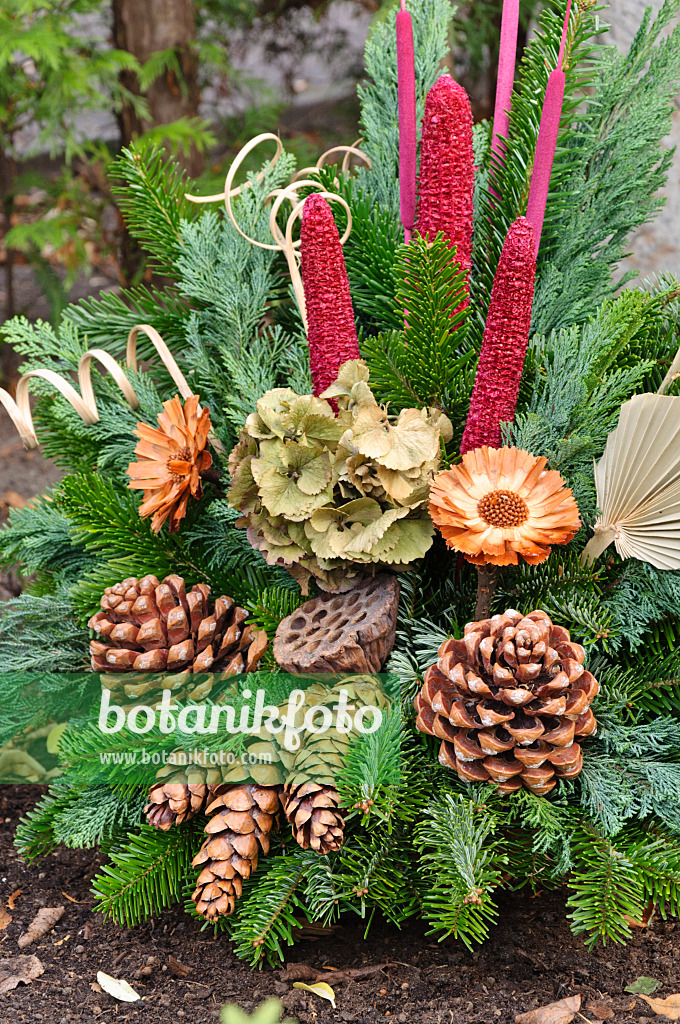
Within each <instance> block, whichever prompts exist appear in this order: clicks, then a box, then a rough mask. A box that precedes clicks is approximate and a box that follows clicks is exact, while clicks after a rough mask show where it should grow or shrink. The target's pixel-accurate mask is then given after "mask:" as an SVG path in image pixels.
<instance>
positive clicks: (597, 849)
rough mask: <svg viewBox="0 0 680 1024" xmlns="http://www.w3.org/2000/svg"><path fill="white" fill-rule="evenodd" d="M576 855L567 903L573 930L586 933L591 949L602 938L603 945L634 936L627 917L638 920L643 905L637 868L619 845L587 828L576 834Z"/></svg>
mask: <svg viewBox="0 0 680 1024" xmlns="http://www.w3.org/2000/svg"><path fill="white" fill-rule="evenodd" d="M573 856H574V861H575V865H576V866H575V869H574V871H573V872H572V874H571V876H570V878H569V888H570V889H571V890H572V895H571V896H570V897H569V899H568V900H567V906H568V907H569V908H570V914H569V918H570V920H571V928H572V931H573V932H574V933H575V934H576V935H582V934H584V933H585V934H586V936H587V938H586V945H587V946H588V948H589V949H592V948H593V947H594V946H595V945H596V944H597V942H598V940H600V939H601V940H602V944H603V945H606V943H607V941H608V940H609V941H612V942H625V940H626V939H628V938H630V934H631V932H630V926H629V924H628V921H627V920H626V918H627V917H632V918H633V920H639V919H640V918H641V917H642V911H643V906H644V903H643V899H644V889H643V886H642V884H641V882H640V878H639V875H638V872H637V871H636V868H635V865H634V864H633V863H632V862H631V860H630V858H629V857H628V856H627V855H626V852H625V849H623V848H621V846H619V844H618V843H616V844H615V843H614V842H612V841H611V840H609V839H608V838H607V837H606V836H604V835H602V834H601V833H600V832H599V831H597V829H596V828H594V827H587V826H585V825H584V826H583V827H582V828H581V829H579V831H578V832H577V834H576V837H575V841H574V844H573Z"/></svg>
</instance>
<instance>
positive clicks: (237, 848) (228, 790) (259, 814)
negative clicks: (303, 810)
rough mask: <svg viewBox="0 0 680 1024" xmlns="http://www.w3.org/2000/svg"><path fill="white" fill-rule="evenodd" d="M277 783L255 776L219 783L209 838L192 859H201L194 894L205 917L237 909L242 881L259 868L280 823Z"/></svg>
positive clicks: (212, 804) (208, 827) (209, 811)
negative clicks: (258, 781) (261, 855)
mask: <svg viewBox="0 0 680 1024" xmlns="http://www.w3.org/2000/svg"><path fill="white" fill-rule="evenodd" d="M279 808H280V803H279V788H278V787H277V786H258V785H256V784H255V783H253V782H245V783H239V784H237V785H228V784H227V785H222V786H218V787H216V788H215V790H214V791H213V794H212V800H210V801H209V803H208V806H207V808H206V813H207V814H208V815H212V817H211V818H210V820H209V821H208V824H207V825H206V827H205V831H206V832H207V834H208V838H207V839H206V840H204V842H203V845H202V846H201V849H200V850H199V851H198V853H197V854H196V856H195V857H194V860H193V865H194V867H198V866H201V865H203V870H202V871H201V873H200V875H199V876H198V879H197V882H196V889H195V891H194V893H193V897H192V898H193V900H194V903H195V904H196V909H197V911H198V912H199V914H202V915H203V917H205V918H206V920H208V921H210V920H214V919H215V918H217V917H222V916H226V915H228V914H231V913H233V910H234V906H235V903H236V900H237V899H238V898H239V897H240V895H241V892H242V890H243V881H244V879H246V878H248V877H249V876H250V875H251V874H252V873H253V871H255V869H256V868H257V859H258V855H259V852H260V850H262V852H263V853H265V854H266V853H268V852H269V835H270V832H271V831H272V829H273V828H274V827H275V826H276V824H277V815H278V812H279Z"/></svg>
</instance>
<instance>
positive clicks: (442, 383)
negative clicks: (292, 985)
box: [0, 0, 680, 964]
mask: <svg viewBox="0 0 680 1024" xmlns="http://www.w3.org/2000/svg"><path fill="white" fill-rule="evenodd" d="M517 8H518V3H517V2H516V0H506V2H505V4H504V9H503V30H502V38H503V46H502V52H501V68H500V69H499V89H498V97H497V103H496V116H495V119H494V122H493V123H488V122H483V123H481V124H473V120H472V115H471V111H470V104H469V100H468V97H467V95H466V93H465V91H464V90H463V89H462V88H461V86H460V85H459V84H458V83H456V82H455V81H454V79H453V78H452V77H451V75H450V74H449V73H448V72H447V71H446V70H443V61H444V60H445V58H446V56H447V52H448V50H447V38H448V29H449V21H450V18H451V14H452V7H451V5H450V3H449V0H409V3H408V10H406V9H405V7H404V4H402V5H401V10H397V11H394V10H392V11H391V12H389V13H388V14H387V15H386V16H384V17H381V18H380V19H379V20H378V21H377V22H376V24H375V26H374V27H373V29H372V31H371V33H370V36H369V39H368V43H367V48H366V72H367V75H366V80H365V82H364V83H363V84H362V85H361V86H360V101H361V125H362V127H361V131H362V139H361V140H360V141H359V142H357V143H356V144H355V145H353V146H344V147H343V146H341V147H338V148H337V149H335V150H332V151H330V152H329V153H327V154H324V156H323V157H322V158H320V160H319V161H318V162H317V164H316V165H315V166H314V167H307V168H303V169H296V167H295V165H294V160H293V158H292V156H291V155H290V154H287V153H286V152H285V151H284V150H283V147H282V144H281V142H280V141H279V140H278V139H277V137H276V136H272V135H263V136H258V137H257V138H256V139H253V140H252V142H250V143H249V144H248V145H247V146H245V147H244V149H243V150H242V151H241V153H240V154H239V155H238V157H237V158H236V160H235V161H234V163H233V165H232V167H231V169H230V171H229V174H228V176H227V180H226V182H225V187H224V190H223V192H221V193H220V194H219V195H217V196H197V195H195V194H194V193H193V192H192V188H191V185H190V183H188V182H187V181H186V180H185V178H184V177H183V175H182V173H181V172H180V171H179V170H178V169H177V168H176V167H175V166H174V165H173V164H172V163H168V162H166V161H164V159H163V157H162V156H161V154H160V153H159V152H158V151H156V150H153V149H140V148H134V147H133V148H131V149H130V150H129V151H127V152H125V153H124V154H123V156H122V157H121V158H120V159H119V160H118V161H117V163H116V164H115V168H114V174H115V178H116V181H117V185H116V189H117V195H118V196H119V202H120V206H121V209H122V210H123V212H124V214H125V216H126V220H127V224H128V227H129V230H130V232H131V233H132V235H133V236H134V237H135V238H136V239H138V241H139V243H140V244H141V245H142V246H143V247H145V249H146V250H147V252H148V253H149V260H150V263H149V265H150V267H151V268H152V269H153V270H154V271H155V272H156V273H157V275H158V278H159V280H162V281H163V282H164V284H163V286H162V287H160V286H155V285H146V284H141V285H139V286H137V287H135V288H133V289H131V290H129V291H127V292H123V293H121V294H118V293H113V292H110V293H104V294H102V295H100V296H99V297H98V298H96V299H86V300H84V301H81V302H79V303H77V304H76V305H72V306H70V307H69V308H68V309H67V310H66V311H65V313H64V315H63V318H62V320H61V323H60V325H59V327H51V326H50V325H48V324H45V323H40V322H38V323H34V324H31V323H29V322H28V321H27V320H25V319H23V318H16V319H14V320H12V321H11V322H9V323H8V324H6V325H5V328H4V331H5V336H6V337H7V339H8V340H9V341H10V342H11V343H12V344H13V345H14V347H15V349H16V350H17V351H18V352H19V353H21V354H22V355H23V357H24V359H25V363H24V366H23V371H22V372H23V376H22V378H21V380H20V382H19V384H18V387H17V391H16V395H15V397H14V398H10V396H9V395H8V394H7V393H6V392H1V391H0V400H1V401H2V403H3V405H4V407H5V409H6V411H7V412H8V413H9V415H10V416H11V417H12V419H13V420H14V423H15V425H16V427H17V429H18V430H19V432H20V433H21V435H22V437H23V439H24V441H25V443H26V444H27V445H28V446H35V445H36V444H38V442H39V443H40V444H41V446H42V450H43V452H44V454H45V455H47V456H49V457H51V458H53V459H55V460H56V462H57V463H58V464H59V465H61V466H63V467H64V468H65V470H66V476H65V478H64V479H63V481H62V482H61V483H60V484H59V485H58V486H57V487H56V488H55V489H54V490H53V491H51V492H50V493H49V494H47V495H45V496H44V497H42V498H38V499H36V500H35V501H33V502H31V503H30V504H29V505H28V506H26V507H25V508H23V509H20V510H14V511H13V512H12V514H11V517H10V521H9V524H8V525H7V526H6V528H5V529H3V530H2V531H1V532H0V560H1V561H2V564H4V565H14V564H18V565H19V566H20V567H21V571H22V572H23V573H24V574H25V577H26V579H27V584H26V587H25V590H24V592H23V593H22V595H21V596H20V597H19V598H17V599H16V600H14V601H11V602H9V603H8V604H7V605H6V607H5V608H4V609H3V615H2V619H1V620H0V702H1V703H2V706H3V709H4V710H3V716H2V721H1V722H0V742H3V743H7V742H10V741H11V742H12V743H14V745H15V747H16V748H19V747H20V746H21V738H22V737H25V736H26V735H27V733H28V732H30V730H32V729H36V728H39V727H42V726H44V725H45V724H46V723H49V722H50V721H52V722H58V723H60V728H59V730H58V736H57V738H56V739H55V741H54V743H53V747H58V755H59V772H58V773H56V774H54V773H53V775H54V777H53V779H52V782H51V786H50V791H49V794H48V795H47V796H45V797H44V798H43V799H42V800H41V801H40V803H39V804H38V805H37V807H36V808H35V810H34V811H32V812H31V813H30V814H29V815H28V817H27V818H26V819H25V820H24V821H23V822H22V824H21V825H20V827H19V830H18V834H17V845H18V847H19V849H20V850H21V852H22V853H23V855H24V856H25V857H27V858H29V859H34V858H37V857H39V856H41V855H44V854H46V853H47V852H48V851H49V850H50V849H52V848H53V847H54V845H55V844H57V843H65V844H67V845H69V846H72V847H75V846H94V845H99V846H101V847H103V848H104V849H105V850H106V851H107V853H108V857H109V860H108V863H107V865H106V866H105V867H104V868H103V869H102V871H101V873H100V874H99V875H98V876H97V877H96V878H95V879H94V881H93V889H94V893H95V896H96V898H97V906H98V909H99V910H101V911H102V912H103V913H105V914H107V915H110V916H112V917H113V918H115V920H116V921H118V922H120V923H121V924H125V925H128V926H134V925H136V924H138V923H139V922H140V921H141V920H142V919H143V918H144V917H146V916H148V915H150V914H157V913H159V912H161V911H162V909H163V908H164V907H166V906H167V905H169V904H171V903H173V902H177V901H182V900H184V901H185V902H186V905H187V909H188V911H189V912H190V913H191V914H193V915H194V917H195V918H196V926H197V927H199V926H200V925H201V922H204V926H205V923H207V926H210V927H214V928H216V929H218V930H223V931H224V932H225V933H226V935H227V936H228V937H229V938H231V940H233V942H234V944H235V949H236V951H237V953H238V955H239V956H242V957H245V958H247V959H249V960H250V961H251V962H252V963H253V964H258V963H262V962H265V961H266V960H270V961H276V960H277V959H279V958H281V957H283V955H284V952H285V949H286V947H287V946H289V945H290V944H292V943H293V942H295V941H296V940H297V939H298V938H300V937H304V935H305V934H308V933H309V930H310V929H316V931H317V932H318V931H319V929H324V928H328V927H330V926H332V925H333V924H334V923H335V922H336V921H337V920H338V918H339V917H341V916H342V915H344V914H347V913H349V912H353V913H356V914H358V915H360V916H361V917H364V918H365V919H366V920H367V922H369V921H370V920H372V919H373V916H374V915H375V914H376V913H379V914H381V915H383V917H385V918H386V919H387V920H389V921H391V922H393V923H394V925H395V926H399V925H401V924H402V923H403V922H404V921H406V920H407V919H408V918H410V917H413V916H416V915H417V916H420V917H421V918H423V919H424V920H425V921H426V922H427V923H428V925H429V927H430V929H431V932H432V933H433V934H436V935H438V936H445V935H449V934H451V933H453V934H454V935H455V936H457V937H458V938H459V939H460V940H462V941H463V942H464V943H465V944H466V945H468V946H470V945H472V944H473V943H475V942H479V941H481V940H483V939H484V938H485V936H486V935H487V933H488V929H489V927H490V925H491V924H492V923H494V921H495V920H496V918H497V906H496V899H497V891H498V889H499V888H501V887H504V886H512V887H520V886H525V887H526V888H527V889H528V890H529V891H530V890H534V891H538V890H543V889H545V888H547V887H550V886H555V885H562V884H565V883H566V885H567V886H568V887H569V890H570V895H569V899H568V913H569V915H570V918H571V923H572V927H573V929H574V931H575V932H576V933H579V934H583V936H584V938H585V940H586V941H587V942H589V943H595V942H597V941H598V940H599V939H601V940H602V941H607V940H613V941H624V940H625V939H626V938H627V936H628V935H629V934H630V929H631V927H633V926H635V925H636V923H642V922H643V921H645V922H646V921H648V920H649V916H650V913H652V912H654V913H657V914H659V915H662V916H664V915H667V914H676V913H677V912H678V903H679V900H680V689H679V684H678V680H680V654H679V653H678V648H679V645H680V408H679V407H680V397H678V396H677V378H678V376H679V375H680V359H678V357H677V356H676V351H677V349H678V345H679V343H680V338H679V337H678V334H679V331H678V310H679V306H680V303H679V299H680V287H679V286H678V284H677V282H675V281H674V280H672V279H670V278H665V277H662V278H660V279H658V280H655V281H653V282H645V283H635V281H634V280H633V275H631V274H628V275H627V276H623V277H622V275H621V270H620V264H621V261H622V258H623V257H624V255H625V254H626V252H627V251H628V249H629V248H630V246H631V244H632V243H631V241H630V239H631V236H632V235H633V233H634V232H635V230H636V229H637V228H638V227H639V226H640V225H642V224H644V223H645V222H647V221H649V220H650V219H652V218H653V217H654V216H655V215H656V214H657V213H658V212H659V210H660V208H661V206H662V200H661V199H660V198H659V189H660V188H661V186H662V185H663V184H664V182H665V179H666V175H667V172H668V170H669V166H670V161H671V154H670V153H669V151H668V150H667V149H665V148H664V147H663V145H662V139H663V138H664V136H666V135H667V134H668V131H669V126H670V120H671V114H672V111H673V97H674V95H675V93H676V90H677V88H678V80H679V78H680V28H678V26H677V16H678V13H679V12H680V0H666V2H665V3H664V5H663V7H662V8H661V11H660V12H659V14H658V15H657V17H656V19H655V20H654V19H653V18H652V16H651V14H650V13H649V12H648V13H647V15H646V16H645V19H644V21H643V24H642V25H641V26H640V29H639V32H638V34H637V36H636V38H635V40H634V43H633V45H632V47H631V49H630V51H629V52H628V53H619V52H618V51H617V50H616V49H615V48H614V47H612V46H607V45H605V46H603V45H602V38H603V33H604V32H605V30H606V25H605V23H604V20H603V19H604V18H606V16H607V11H606V10H604V9H603V8H600V7H597V6H595V3H594V0H578V2H577V3H574V4H573V5H572V3H571V0H569V3H568V4H567V5H566V6H565V3H564V0H559V2H551V3H547V4H545V5H544V7H543V13H542V15H541V18H540V24H539V25H538V28H537V32H536V34H535V36H534V37H533V38H532V39H531V41H530V42H529V43H528V45H527V46H526V48H525V50H524V53H523V56H522V58H521V61H519V62H518V66H517V68H516V69H515V40H516V36H517V22H516V16H517ZM610 14H611V16H616V11H615V9H614V8H612V10H611V12H610ZM513 83H514V84H513ZM263 151H264V152H263ZM260 160H263V161H264V162H263V163H260ZM219 203H224V207H225V209H226V212H224V211H222V210H220V208H219V205H218V204H219ZM126 337H127V339H128V340H127V350H126V352H125V354H124V353H123V348H124V344H125V338H126ZM123 355H124V358H123ZM75 375H77V378H78V387H76V384H75ZM29 391H30V396H31V402H32V406H29ZM295 689H298V690H300V691H301V694H302V696H301V700H300V701H298V703H297V704H296V705H295V708H294V710H292V711H290V712H289V713H288V714H289V719H288V722H287V728H290V730H291V732H292V733H293V734H294V735H295V736H296V737H297V743H286V742H285V741H284V738H283V734H281V733H272V732H270V731H268V730H267V729H265V728H260V729H257V730H253V731H250V732H240V733H239V732H238V731H233V732H232V733H229V734H225V733H224V732H219V733H210V732H206V731H201V729H200V728H199V725H200V723H201V722H203V723H204V722H205V718H204V717H203V718H202V717H201V716H202V715H203V716H204V715H205V713H206V710H207V712H209V713H210V715H211V716H213V715H216V716H217V718H218V720H219V716H220V715H221V714H223V713H226V714H227V716H228V714H231V715H232V716H237V717H238V716H239V715H241V714H245V716H246V720H247V716H248V714H249V703H248V702H249V700H250V699H251V698H252V697H253V695H254V694H255V692H256V691H262V693H263V694H264V695H265V697H266V700H267V703H268V704H270V705H273V706H274V707H276V708H280V709H282V712H283V713H286V711H285V709H286V707H287V706H288V701H289V697H290V694H291V692H292V691H293V690H295ZM102 691H104V692H105V693H107V694H108V698H107V699H108V700H109V701H110V704H111V705H115V707H116V708H119V709H120V711H119V712H118V711H114V718H115V719H116V721H117V722H119V724H120V725H121V727H120V729H118V731H116V730H114V729H113V728H111V729H108V731H106V730H104V731H102V728H101V726H100V724H99V719H98V717H97V716H98V714H99V710H100V697H101V693H102ZM168 691H169V693H168ZM342 691H345V693H344V696H343V693H342ZM168 696H170V697H171V698H172V700H173V701H174V706H175V710H176V711H177V712H178V714H180V715H181V716H183V717H184V721H185V723H193V725H191V727H188V728H187V731H186V732H185V733H182V734H180V739H181V742H180V741H179V739H178V735H177V733H172V734H171V735H169V734H166V733H164V732H163V731H162V730H161V729H160V726H159V725H157V724H155V725H153V727H150V728H149V730H148V731H146V732H144V734H143V735H142V734H140V730H139V729H137V730H135V728H133V725H134V722H135V721H136V722H137V725H139V720H140V719H139V715H138V712H137V711H135V709H136V708H139V707H142V706H143V707H144V708H146V712H144V714H146V713H148V714H152V713H153V714H155V713H156V711H158V712H159V713H160V711H162V708H163V706H164V701H166V702H167V697H168ZM342 700H348V701H349V703H350V705H351V708H352V715H353V716H354V717H351V716H350V719H349V721H350V725H349V726H348V727H344V726H343V725H342V723H341V722H340V720H339V718H335V717H334V713H333V712H334V709H337V707H338V705H339V703H340V702H341V701H342ZM308 712H311V713H312V717H313V718H314V716H318V719H317V718H314V721H317V720H319V721H322V722H323V723H326V724H327V726H328V727H327V728H324V729H313V730H312V729H307V730H306V731H305V730H303V731H302V732H296V731H295V730H296V729H297V728H298V727H299V726H300V725H301V723H303V722H304V721H305V720H306V716H307V714H308ZM369 713H370V714H373V715H375V716H376V720H377V715H378V713H380V716H381V718H382V724H381V726H380V728H379V729H377V730H376V731H372V732H371V731H366V730H362V729H361V728H359V725H358V723H359V722H361V721H364V720H365V718H366V717H367V716H369ZM139 714H141V715H142V718H143V714H142V712H139ZM136 715H137V716H138V717H137V718H135V716H136ZM120 716H122V718H120ZM123 720H124V724H123ZM239 720H240V719H239ZM106 721H107V722H108V721H109V719H106ZM156 721H157V720H156V718H154V719H153V722H154V723H156ZM192 730H193V731H192ZM225 736H226V739H225ZM198 746H200V747H201V748H203V747H205V748H206V750H207V752H208V753H210V754H212V753H215V752H217V751H224V749H225V746H226V749H227V750H228V752H230V753H231V754H233V755H234V756H233V757H232V758H231V760H230V761H229V762H228V763H226V764H218V763H213V762H212V761H211V760H210V758H208V759H207V760H206V761H204V762H200V760H194V762H193V763H186V764H182V763H181V758H179V759H177V758H172V757H165V755H169V754H172V753H180V754H181V753H182V752H185V753H186V751H189V750H192V749H193V748H194V747H198ZM142 748H143V750H144V752H145V753H146V756H147V758H148V760H149V763H151V764H152V774H151V778H150V782H149V781H147V783H146V785H144V786H140V784H139V778H138V775H136V774H135V771H136V769H135V767H134V765H133V764H132V761H131V760H130V759H129V757H128V755H129V754H130V751H132V752H134V751H138V752H139V751H141V750H142ZM161 754H162V755H163V756H164V757H165V760H164V761H163V763H162V764H161V763H160V761H161V760H162V759H161V757H160V755H161ZM102 755H105V757H104V758H102ZM237 755H238V756H237ZM154 757H155V759H156V760H155V761H154ZM107 758H108V763H109V765H110V764H113V765H116V769H115V772H113V771H112V770H111V769H110V768H106V770H105V768H104V767H103V765H104V762H105V761H106V759H107ZM126 758H127V759H126ZM19 760H20V759H19ZM10 761H11V763H12V764H14V763H15V761H16V763H17V764H18V763H19V762H18V761H17V760H16V758H15V759H14V760H12V759H11V758H10Z"/></svg>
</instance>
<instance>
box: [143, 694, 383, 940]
mask: <svg viewBox="0 0 680 1024" xmlns="http://www.w3.org/2000/svg"><path fill="white" fill-rule="evenodd" d="M341 689H342V690H344V691H346V693H347V697H348V705H347V706H348V707H350V708H354V709H356V708H361V707H365V706H368V707H377V708H380V709H384V708H386V707H387V703H388V702H387V698H386V697H385V695H384V694H383V692H382V690H381V688H380V686H379V685H378V684H376V682H375V680H373V679H372V678H371V677H370V676H366V677H358V678H357V677H355V678H353V679H351V680H347V681H345V680H343V681H342V683H339V684H337V686H335V687H328V686H324V685H323V684H322V683H312V685H311V686H309V687H308V688H307V689H306V691H305V702H304V703H303V704H302V706H298V707H297V708H296V711H295V713H294V715H293V720H292V722H290V723H289V725H290V726H291V727H292V728H294V729H298V728H300V727H301V725H302V722H303V719H304V716H305V713H306V712H307V711H308V710H309V708H310V707H312V706H313V707H324V708H331V707H333V706H334V705H335V704H336V703H337V701H338V698H339V691H340V690H341ZM287 712H288V707H287V704H286V705H284V706H283V707H282V708H280V709H279V713H280V714H286V713H287ZM351 735H352V730H351V729H349V731H348V730H347V729H339V728H336V727H334V726H332V727H331V728H329V729H327V730H326V731H325V732H319V733H313V732H312V733H309V734H308V735H307V737H306V741H305V742H304V743H303V744H302V745H301V747H300V748H299V749H298V750H297V751H295V752H291V751H288V750H287V749H286V748H285V747H283V746H281V745H279V744H278V743H277V742H276V738H275V737H273V736H271V735H270V734H269V733H268V732H266V731H265V730H264V729H262V730H260V731H259V732H256V733H251V734H250V736H249V737H248V741H247V750H246V754H247V758H243V759H237V760H236V761H235V762H234V763H233V764H232V765H230V766H228V767H225V768H208V767H205V766H203V765H200V764H199V765H197V764H192V765H190V766H188V767H181V764H182V762H181V761H180V763H179V765H176V764H174V763H170V764H168V765H166V766H164V767H163V768H161V769H159V771H158V772H157V773H156V779H155V781H154V783H153V784H152V786H151V788H150V790H149V796H148V803H147V805H146V808H145V811H146V817H147V821H148V822H149V824H150V825H153V826H154V827H156V828H160V829H163V830H167V829H169V828H171V827H172V826H173V825H174V824H177V825H181V824H182V823H183V822H185V821H188V820H189V819H190V818H192V817H194V816H195V815H196V814H198V813H199V812H201V811H203V812H204V813H205V814H206V815H207V816H208V821H207V824H206V826H205V833H206V838H205V839H204V841H203V844H202V846H201V848H200V850H199V851H198V853H197V854H196V856H195V857H194V860H193V864H194V867H199V868H201V872H200V874H199V876H198V878H197V880H196V888H195V890H194V893H193V900H194V903H195V904H196V909H197V911H198V913H199V914H201V915H202V916H203V917H204V918H206V920H214V919H216V918H218V917H222V916H226V915H228V914H231V913H232V912H233V910H234V906H235V903H236V900H237V899H238V898H239V897H240V896H241V893H242V890H243V882H244V881H245V880H246V879H247V878H249V877H250V875H252V874H253V872H254V871H255V870H256V869H257V864H258V859H259V857H260V855H261V854H267V853H268V852H269V846H270V840H271V835H272V832H274V831H276V830H277V829H278V826H279V819H280V817H281V815H280V812H281V811H283V812H284V814H285V816H286V818H287V820H288V821H289V822H290V824H291V827H292V832H293V837H294V839H295V841H296V842H297V843H298V844H299V845H300V846H301V847H302V848H303V849H305V850H306V849H312V850H314V851H316V852H317V853H319V854H326V853H330V852H332V851H335V850H339V849H340V847H341V846H342V843H343V840H344V828H345V815H346V813H347V811H346V810H345V809H343V808H342V807H341V806H340V794H339V792H338V789H337V774H338V772H339V771H340V769H341V768H342V766H343V764H344V760H345V757H346V754H347V750H348V748H349V744H350V742H351ZM178 756H181V757H183V756H184V755H181V754H180V752H178ZM284 783H285V785H284Z"/></svg>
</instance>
